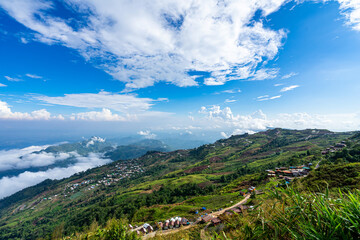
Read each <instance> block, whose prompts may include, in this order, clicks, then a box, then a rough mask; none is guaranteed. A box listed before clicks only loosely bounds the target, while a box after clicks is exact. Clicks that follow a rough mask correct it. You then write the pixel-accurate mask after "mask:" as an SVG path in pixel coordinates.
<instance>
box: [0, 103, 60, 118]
mask: <svg viewBox="0 0 360 240" xmlns="http://www.w3.org/2000/svg"><path fill="white" fill-rule="evenodd" d="M0 119H16V120H50V119H58V120H64V117H63V116H62V115H58V116H52V115H51V114H50V113H49V112H48V111H46V109H40V110H36V111H33V112H31V113H27V112H24V113H23V112H13V111H12V110H11V108H10V107H9V105H8V104H7V103H6V102H3V101H0Z"/></svg>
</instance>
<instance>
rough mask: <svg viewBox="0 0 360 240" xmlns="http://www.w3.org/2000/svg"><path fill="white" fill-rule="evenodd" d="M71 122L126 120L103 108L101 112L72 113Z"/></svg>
mask: <svg viewBox="0 0 360 240" xmlns="http://www.w3.org/2000/svg"><path fill="white" fill-rule="evenodd" d="M70 119H71V120H85V121H125V120H128V118H125V117H123V116H120V115H118V114H116V113H112V112H111V111H110V110H109V109H106V108H103V109H102V111H101V112H96V111H91V112H82V113H73V114H72V115H71V117H70Z"/></svg>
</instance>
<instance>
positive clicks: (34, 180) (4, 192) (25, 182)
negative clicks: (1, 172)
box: [0, 153, 111, 199]
mask: <svg viewBox="0 0 360 240" xmlns="http://www.w3.org/2000/svg"><path fill="white" fill-rule="evenodd" d="M76 160H77V162H76V163H75V164H74V165H71V166H69V167H66V168H53V169H49V170H47V171H39V172H28V171H26V172H24V173H21V174H19V175H18V176H15V177H3V178H1V179H0V189H1V191H0V199H1V198H3V197H7V196H9V195H11V194H14V193H15V192H17V191H20V190H21V189H24V188H26V187H29V186H32V185H35V184H38V183H40V182H42V181H44V180H46V179H62V178H65V177H70V176H71V175H73V174H75V173H78V172H81V171H85V170H87V169H89V168H94V167H97V166H100V165H104V164H106V163H109V162H111V160H110V159H104V158H101V155H100V154H95V153H91V154H89V156H87V157H82V156H79V155H77V157H76Z"/></svg>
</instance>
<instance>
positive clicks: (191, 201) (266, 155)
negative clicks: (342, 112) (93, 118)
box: [0, 129, 352, 238]
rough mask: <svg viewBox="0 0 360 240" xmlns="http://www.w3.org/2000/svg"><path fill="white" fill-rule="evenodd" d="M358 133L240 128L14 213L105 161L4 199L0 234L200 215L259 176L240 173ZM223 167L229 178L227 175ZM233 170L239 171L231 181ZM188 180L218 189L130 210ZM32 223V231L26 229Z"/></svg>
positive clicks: (300, 157) (295, 159) (305, 158)
mask: <svg viewBox="0 0 360 240" xmlns="http://www.w3.org/2000/svg"><path fill="white" fill-rule="evenodd" d="M351 134H352V133H337V134H335V133H331V132H329V131H326V130H316V131H314V130H304V131H291V130H283V129H274V130H269V131H266V132H262V133H258V134H254V135H246V134H245V135H240V136H233V137H231V138H229V139H226V140H220V141H217V142H216V143H214V144H208V145H204V146H202V147H199V148H197V149H193V150H179V151H175V152H170V153H151V154H147V155H145V156H144V157H141V158H139V159H138V162H139V163H141V164H142V166H143V167H144V168H145V169H146V172H145V174H143V175H140V176H137V177H135V178H133V179H131V180H128V181H123V182H121V183H119V184H117V185H113V186H110V187H107V188H99V189H97V190H95V191H88V192H79V193H76V194H74V195H73V196H71V197H70V198H62V197H59V198H58V199H54V200H52V201H42V202H41V203H39V204H37V205H36V209H26V210H23V211H18V212H17V213H14V210H15V209H17V208H18V207H19V206H21V205H22V204H24V203H25V204H26V205H27V206H29V205H30V204H31V203H33V202H36V201H38V200H39V199H40V198H42V197H44V196H50V195H54V194H56V193H59V192H61V191H62V189H63V186H64V184H66V183H69V182H72V181H78V180H84V179H88V178H89V176H91V177H92V178H94V177H95V178H98V177H101V176H102V175H104V173H106V172H107V171H108V170H109V169H111V166H112V165H108V166H103V167H100V168H96V169H93V170H90V171H88V172H86V173H83V174H80V175H78V176H73V177H71V178H69V179H64V180H62V181H57V182H53V183H51V184H50V185H51V187H49V189H48V190H47V191H46V192H41V193H40V194H36V195H35V196H27V197H26V198H24V199H23V200H20V201H19V202H16V201H15V202H14V203H13V204H12V205H11V206H9V207H5V208H4V209H3V210H2V212H1V217H0V234H3V236H2V237H3V238H7V237H10V236H12V237H14V236H25V237H26V236H45V237H46V236H49V234H51V232H52V231H53V229H54V228H55V227H56V226H58V225H59V224H61V222H70V223H71V226H65V230H66V231H65V232H67V233H70V232H72V231H79V230H81V229H84V228H83V227H86V226H87V225H90V224H91V222H93V221H94V220H96V221H98V222H100V223H102V224H103V223H105V222H106V221H107V219H109V218H111V217H113V216H115V217H122V216H128V217H130V220H131V221H132V223H142V222H145V221H155V220H163V219H166V218H168V217H172V216H176V215H181V216H186V217H189V218H190V217H195V216H194V214H193V212H194V210H195V209H198V208H199V207H201V206H206V207H207V208H208V209H217V208H220V207H225V206H227V205H229V203H230V201H237V200H239V198H240V197H239V196H238V194H237V193H236V190H238V187H239V185H240V186H242V187H243V188H245V187H246V186H247V185H248V184H252V183H253V182H255V183H256V182H257V179H258V178H259V176H257V175H252V176H253V177H249V176H247V177H242V178H238V177H239V176H241V175H245V174H251V173H257V172H261V171H262V170H265V169H267V168H272V167H275V166H280V165H283V164H285V165H288V164H297V163H306V162H314V161H317V160H318V158H320V151H321V149H322V148H323V147H326V146H328V145H332V144H334V143H336V142H339V141H341V140H343V139H345V138H348V137H350V136H351ZM214 157H216V158H214ZM113 164H115V163H113ZM234 174H238V175H234ZM223 175H226V176H229V178H230V179H228V180H224V179H221V177H222V176H223ZM232 176H234V178H237V179H236V180H234V181H232V178H231V177H232ZM252 181H253V182H252ZM189 183H195V184H197V185H200V186H202V187H205V186H209V185H213V186H216V189H215V190H213V191H212V192H209V193H206V194H205V195H202V196H188V197H183V198H178V199H175V200H174V199H172V200H171V201H173V202H174V203H171V204H168V203H167V204H153V205H149V206H145V205H141V204H140V205H139V206H140V207H139V208H137V209H129V210H127V209H126V208H127V207H129V206H128V205H124V203H125V202H136V201H143V202H144V201H145V200H144V199H146V197H147V196H152V195H151V194H156V192H157V191H158V190H159V188H161V187H164V186H167V187H171V188H181V187H182V186H184V185H187V184H189ZM177 200H178V201H177ZM0 204H1V202H0ZM126 211H128V212H126ZM99 212H100V213H99ZM25 230H26V231H30V233H24V231H25ZM35 232H36V233H35ZM4 234H6V235H4ZM24 234H28V235H24Z"/></svg>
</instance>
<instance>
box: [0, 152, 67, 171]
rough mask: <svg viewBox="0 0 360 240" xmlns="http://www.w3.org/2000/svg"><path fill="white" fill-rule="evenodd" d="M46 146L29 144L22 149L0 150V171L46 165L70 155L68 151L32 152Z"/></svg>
mask: <svg viewBox="0 0 360 240" xmlns="http://www.w3.org/2000/svg"><path fill="white" fill-rule="evenodd" d="M46 147H48V146H31V147H27V148H23V149H12V150H2V151H0V171H6V170H13V169H25V168H30V167H43V166H48V165H51V164H53V163H55V162H56V161H61V160H64V159H67V158H69V157H70V156H71V154H68V153H59V154H53V153H47V152H41V153H34V152H37V151H40V150H43V149H45V148H46Z"/></svg>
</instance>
